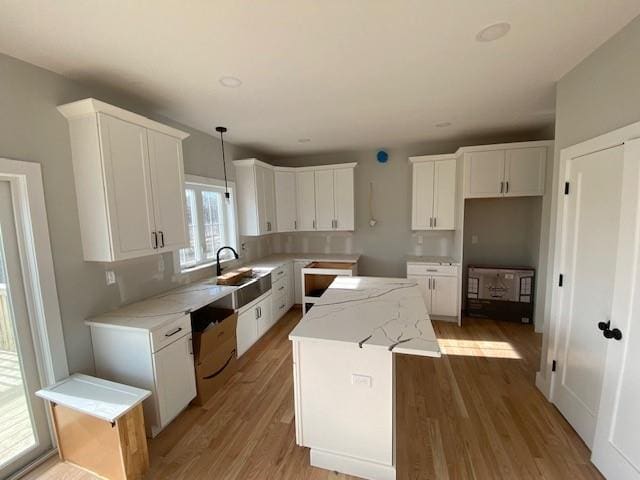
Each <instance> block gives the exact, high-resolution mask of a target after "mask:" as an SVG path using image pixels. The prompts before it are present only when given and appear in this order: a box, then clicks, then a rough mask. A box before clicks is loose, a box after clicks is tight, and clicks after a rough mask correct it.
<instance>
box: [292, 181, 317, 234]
mask: <svg viewBox="0 0 640 480" xmlns="http://www.w3.org/2000/svg"><path fill="white" fill-rule="evenodd" d="M296 199H297V201H296V204H297V210H298V220H297V222H296V223H297V227H298V230H300V231H303V232H308V231H311V230H315V228H316V183H315V176H314V173H313V170H304V171H300V170H298V171H296Z"/></svg>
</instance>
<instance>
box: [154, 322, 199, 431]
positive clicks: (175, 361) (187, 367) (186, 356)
mask: <svg viewBox="0 0 640 480" xmlns="http://www.w3.org/2000/svg"><path fill="white" fill-rule="evenodd" d="M192 349H193V346H192V343H191V334H188V335H184V336H182V337H181V338H180V339H178V340H176V341H175V342H173V343H171V344H169V345H167V346H166V347H164V348H163V349H162V350H159V351H157V352H156V353H154V354H153V364H154V367H155V372H156V389H157V394H158V405H159V414H160V424H161V425H166V424H168V423H169V422H170V421H171V420H173V419H174V418H176V416H177V415H178V414H179V413H180V412H181V411H182V410H183V409H184V407H185V406H186V405H188V404H189V402H190V401H191V400H192V399H193V398H194V397H195V396H196V379H195V375H194V374H193V372H194V369H193V353H192V352H193V350H192Z"/></svg>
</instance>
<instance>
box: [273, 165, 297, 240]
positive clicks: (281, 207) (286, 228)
mask: <svg viewBox="0 0 640 480" xmlns="http://www.w3.org/2000/svg"><path fill="white" fill-rule="evenodd" d="M274 175H275V187H276V191H275V194H276V219H277V226H278V232H293V231H295V230H296V221H297V212H296V174H295V172H281V171H276V172H275V174H274Z"/></svg>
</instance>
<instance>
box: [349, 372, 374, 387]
mask: <svg viewBox="0 0 640 480" xmlns="http://www.w3.org/2000/svg"><path fill="white" fill-rule="evenodd" d="M371 381H372V378H371V377H370V376H369V375H359V374H357V373H352V374H351V384H352V385H355V386H356V387H366V388H371Z"/></svg>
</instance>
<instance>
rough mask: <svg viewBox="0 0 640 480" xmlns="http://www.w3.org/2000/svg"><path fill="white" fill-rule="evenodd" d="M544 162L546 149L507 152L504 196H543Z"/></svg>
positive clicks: (524, 149) (521, 149)
mask: <svg viewBox="0 0 640 480" xmlns="http://www.w3.org/2000/svg"><path fill="white" fill-rule="evenodd" d="M546 160H547V148H546V147H536V148H518V149H513V150H507V158H506V163H505V167H504V169H505V181H506V185H505V192H504V193H505V196H506V197H522V196H527V195H544V168H545V163H546Z"/></svg>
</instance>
